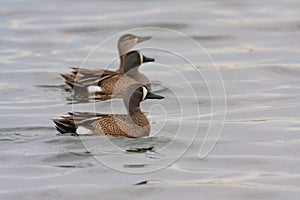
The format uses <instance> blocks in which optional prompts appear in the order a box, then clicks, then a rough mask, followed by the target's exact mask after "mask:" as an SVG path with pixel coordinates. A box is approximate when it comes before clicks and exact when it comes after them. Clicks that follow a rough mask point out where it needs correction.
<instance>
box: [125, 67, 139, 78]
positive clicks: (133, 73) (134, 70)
mask: <svg viewBox="0 0 300 200" xmlns="http://www.w3.org/2000/svg"><path fill="white" fill-rule="evenodd" d="M124 73H125V74H126V75H127V76H130V77H132V78H134V77H136V76H137V75H138V74H140V71H139V67H134V68H131V69H130V70H126V69H124Z"/></svg>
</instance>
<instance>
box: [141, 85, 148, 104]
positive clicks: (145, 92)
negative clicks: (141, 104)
mask: <svg viewBox="0 0 300 200" xmlns="http://www.w3.org/2000/svg"><path fill="white" fill-rule="evenodd" d="M147 94H148V90H147V88H146V87H144V86H143V99H142V101H144V100H145V98H146V96H147Z"/></svg>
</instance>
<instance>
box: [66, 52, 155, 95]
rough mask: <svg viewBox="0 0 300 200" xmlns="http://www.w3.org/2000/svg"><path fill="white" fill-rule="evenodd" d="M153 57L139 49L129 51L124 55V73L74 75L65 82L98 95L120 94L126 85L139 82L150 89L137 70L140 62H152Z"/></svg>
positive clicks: (77, 88) (144, 77) (147, 81)
mask: <svg viewBox="0 0 300 200" xmlns="http://www.w3.org/2000/svg"><path fill="white" fill-rule="evenodd" d="M154 61H155V60H154V59H153V58H148V57H146V56H144V55H143V54H142V53H141V52H139V51H130V52H128V53H127V54H126V55H125V57H124V74H121V73H119V72H112V71H111V72H109V73H106V74H102V75H101V76H97V75H95V74H94V75H92V76H89V77H87V76H84V77H81V76H75V75H73V76H72V77H69V79H70V81H68V82H67V83H68V84H69V85H70V86H71V87H72V88H74V90H75V91H76V90H77V91H78V90H80V91H83V90H84V89H86V90H87V91H88V92H89V93H96V94H100V95H122V94H123V93H124V91H125V89H126V88H127V86H128V85H131V84H134V83H141V84H143V85H145V86H146V87H147V89H148V90H151V84H150V81H149V79H148V78H147V77H146V76H145V75H144V74H142V73H141V72H140V71H139V67H140V65H141V64H142V63H146V62H154Z"/></svg>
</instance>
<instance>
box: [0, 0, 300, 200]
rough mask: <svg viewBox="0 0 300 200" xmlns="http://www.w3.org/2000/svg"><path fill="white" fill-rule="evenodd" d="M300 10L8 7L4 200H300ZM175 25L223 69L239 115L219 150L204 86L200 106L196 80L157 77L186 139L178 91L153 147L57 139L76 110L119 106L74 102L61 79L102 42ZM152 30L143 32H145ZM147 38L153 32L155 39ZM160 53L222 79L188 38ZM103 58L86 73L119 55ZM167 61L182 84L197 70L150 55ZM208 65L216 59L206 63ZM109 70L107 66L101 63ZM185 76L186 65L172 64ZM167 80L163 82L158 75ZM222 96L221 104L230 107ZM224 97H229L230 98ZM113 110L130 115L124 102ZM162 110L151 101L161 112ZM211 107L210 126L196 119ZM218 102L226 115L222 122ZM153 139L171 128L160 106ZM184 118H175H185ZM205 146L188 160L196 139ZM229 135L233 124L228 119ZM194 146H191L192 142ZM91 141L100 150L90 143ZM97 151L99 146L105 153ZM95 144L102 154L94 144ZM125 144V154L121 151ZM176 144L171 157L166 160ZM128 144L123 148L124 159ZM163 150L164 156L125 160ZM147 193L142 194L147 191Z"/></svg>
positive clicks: (193, 5) (1, 27)
mask: <svg viewBox="0 0 300 200" xmlns="http://www.w3.org/2000/svg"><path fill="white" fill-rule="evenodd" d="M299 8H300V3H299V1H297V0H288V1H280V0H275V1H271V0H268V1H258V0H255V1H234V0H230V1H218V0H217V1H184V2H183V1H121V0H120V1H96V0H89V1H78V0H74V1H66V0H64V1H58V0H53V1H50V0H45V1H37V0H28V1H21V0H20V1H14V0H12V1H9V0H2V1H1V2H0V18H1V23H0V44H1V49H0V63H1V64H0V65H1V66H0V67H1V68H0V69H1V72H0V94H1V96H0V144H1V146H0V161H1V162H0V198H1V199H38V198H39V199H54V198H55V199H71V198H72V199H120V198H122V199H127V198H128V199H182V198H186V199H231V200H232V199H255V200H257V199H299V198H300V189H299V183H300V171H299V169H300V168H299V165H300V160H299V158H300V157H299V156H300V145H299V144H300V137H299V131H300V125H299V124H300V121H299V117H300V112H299V106H300V103H299V102H300V96H299V94H300V91H299V85H300V81H299V76H300V68H299V67H300V64H299V63H300V57H299V53H300V20H299V19H300V12H299ZM141 27H162V28H169V29H174V30H177V31H180V32H183V33H185V34H187V35H189V36H191V37H192V38H193V39H195V40H196V41H197V42H199V43H201V44H202V45H203V46H204V47H205V48H206V49H207V51H208V53H209V54H210V55H211V57H212V58H213V59H214V61H215V62H216V64H217V66H218V67H219V70H220V73H221V75H222V77H223V80H224V84H225V89H226V94H227V117H226V120H225V124H224V129H223V132H222V135H221V138H220V139H219V142H218V144H217V145H216V147H215V148H214V149H213V151H212V152H211V153H210V154H209V156H208V157H207V158H206V159H203V160H200V159H199V158H198V153H199V149H200V146H201V144H202V142H203V138H204V133H205V132H206V131H207V129H208V122H209V119H210V117H209V116H210V114H211V113H210V109H211V104H210V99H209V96H208V93H207V91H206V87H205V85H204V83H203V80H201V79H199V80H197V79H193V80H192V81H191V84H192V85H193V87H194V88H197V89H199V92H198V93H197V95H198V97H199V99H197V101H195V99H194V98H193V97H192V96H189V94H188V93H187V91H186V87H185V85H184V84H183V83H181V82H178V81H176V82H175V81H174V80H173V79H172V78H171V77H170V76H166V74H167V72H166V71H167V70H166V71H164V73H161V72H160V71H158V70H159V69H156V68H155V65H154V64H153V66H151V65H150V66H147V67H145V68H143V69H142V70H144V71H143V72H145V73H147V75H149V77H150V78H151V80H153V79H154V80H155V81H158V82H160V83H163V84H166V85H168V86H169V87H172V91H175V92H176V93H178V94H182V98H180V99H181V101H182V102H181V103H182V105H183V107H184V110H185V115H184V116H183V118H184V119H186V120H184V121H183V124H182V126H183V127H184V131H181V132H180V133H179V137H175V135H174V134H175V131H176V130H177V128H178V126H179V125H178V123H179V119H178V118H177V117H178V116H179V115H178V112H177V111H178V105H177V104H176V102H177V101H176V99H175V98H174V97H173V96H172V94H170V93H168V92H167V91H162V92H160V93H159V94H161V95H165V96H166V97H167V98H166V99H165V100H163V101H161V102H160V103H161V104H162V105H165V106H169V107H167V108H168V110H169V111H170V112H171V117H170V118H168V124H167V125H168V126H167V128H166V129H165V130H163V131H161V132H160V133H159V134H156V135H155V136H154V137H151V138H140V139H125V138H109V139H110V140H107V138H105V137H97V138H96V139H94V137H85V138H82V140H81V139H80V138H78V137H71V136H57V135H56V131H55V129H54V127H53V123H52V122H51V119H52V118H57V117H59V116H60V115H62V114H65V113H66V112H67V111H71V110H72V109H74V108H76V110H80V109H81V110H85V109H90V108H93V106H95V107H96V108H95V109H96V110H97V111H98V112H107V111H109V109H108V107H109V105H110V104H111V102H109V101H106V102H97V103H95V104H93V103H89V104H76V106H74V108H72V105H70V104H68V103H70V101H68V100H67V99H68V98H69V97H70V93H68V92H66V91H65V90H64V88H63V87H61V85H62V84H63V80H62V78H61V77H60V76H59V74H60V73H67V72H68V71H69V69H68V67H69V66H79V65H80V64H81V62H82V61H83V59H84V58H85V57H86V55H87V54H88V53H89V52H90V50H92V49H93V47H94V46H95V45H96V44H98V43H99V42H101V41H103V40H105V39H107V38H108V37H110V36H111V35H113V34H117V33H119V32H121V31H125V30H128V29H132V28H141ZM138 33H139V32H137V34H138ZM141 34H147V32H142V33H141ZM150 35H152V36H153V38H152V40H151V41H149V42H148V43H145V44H141V45H139V47H140V48H141V47H143V45H150V46H164V47H168V49H169V50H172V49H176V48H177V47H180V48H181V49H184V50H185V52H184V56H186V57H189V58H191V59H193V58H194V59H195V60H196V61H198V63H196V64H197V67H198V68H199V70H200V71H201V72H203V73H205V72H207V74H209V72H210V71H211V70H212V68H211V65H210V64H209V63H208V62H207V58H203V59H202V57H201V59H200V57H199V56H200V55H199V54H198V53H197V51H196V50H195V49H194V47H192V46H189V45H188V44H187V43H185V40H182V39H181V38H173V37H171V36H169V35H166V34H165V33H164V32H160V31H153V32H150ZM113 45H114V46H111V48H103V49H100V52H101V55H99V54H100V53H99V54H94V56H93V57H92V59H90V60H89V62H88V63H87V64H89V66H90V67H91V68H92V67H93V68H95V69H96V68H97V66H104V65H105V64H107V62H109V61H110V60H112V59H113V58H115V56H116V47H115V44H113ZM146 53H148V54H150V55H153V57H155V58H156V59H157V62H158V63H159V62H161V63H168V62H169V64H170V67H174V68H173V69H177V70H179V72H180V73H181V74H185V75H187V76H189V75H190V76H192V75H191V74H192V73H191V71H190V70H189V69H188V68H185V67H182V66H180V64H179V65H176V64H178V63H176V62H174V60H172V59H169V58H168V57H167V56H166V55H159V53H158V52H154V51H152V50H151V49H148V50H145V54H146ZM205 59H206V60H205ZM96 65H97V66H96ZM173 65H174V66H173ZM159 75H160V76H159ZM207 79H208V81H209V84H210V85H212V86H214V85H215V84H218V82H217V81H216V80H215V79H214V78H213V77H212V78H210V77H207ZM221 99H222V98H221V97H220V99H219V100H220V101H221ZM217 100H218V98H217ZM113 102H116V106H115V107H114V112H116V113H119V112H124V108H123V106H122V104H119V103H120V102H119V103H118V100H114V101H113ZM156 103H158V102H155V101H149V102H144V103H143V110H144V111H146V112H149V111H150V108H151V106H152V105H153V104H154V105H155V104H156ZM196 106H199V108H200V111H201V112H200V113H201V116H200V117H199V115H198V113H196V112H195V107H196ZM218 106H219V104H217V105H216V107H215V109H216V113H215V114H218V113H219V114H220V113H221V112H222V110H221V107H220V108H219V107H218ZM152 111H153V112H154V113H153V114H152V115H151V116H152V129H153V134H155V131H157V130H159V128H160V126H161V124H162V123H163V122H164V121H163V118H162V117H161V115H160V111H161V109H160V107H159V106H157V107H155V106H154V107H153V109H151V113H152ZM172 111H173V113H172ZM198 122H199V127H200V128H199V130H198V132H197V135H196V138H195V140H194V142H193V143H192V145H191V147H190V148H189V149H188V151H187V152H185V154H184V155H183V156H182V157H181V158H180V159H179V160H177V161H176V162H175V163H171V164H169V165H168V166H167V167H166V168H164V169H162V170H159V171H156V172H152V173H141V174H128V173H122V172H119V171H116V170H113V169H111V168H109V167H107V166H105V165H104V164H102V163H101V162H99V159H100V160H101V161H103V160H105V161H106V162H109V163H110V165H112V166H113V167H116V168H118V169H119V170H120V169H121V170H123V171H131V172H133V171H137V172H142V171H147V170H151V169H153V168H156V167H157V166H160V165H165V164H167V163H168V162H169V161H174V160H175V158H177V157H178V155H179V154H180V153H181V152H182V153H183V152H184V150H185V148H187V147H188V145H189V144H190V141H191V137H192V134H191V132H192V128H191V127H193V126H194V125H195V124H197V123H198ZM216 123H217V124H221V123H222V122H221V121H220V122H219V121H217V122H216ZM185 136H186V137H185ZM82 141H83V142H84V144H89V145H90V146H89V147H90V148H89V149H88V150H87V149H86V148H85V147H84V146H83V144H82ZM95 141H96V142H95ZM93 142H94V143H93ZM110 142H112V143H110ZM170 143H172V144H173V146H171V147H170V148H168V151H166V152H161V151H160V149H161V148H163V147H165V146H166V145H168V144H170ZM111 144H115V145H116V146H118V147H120V149H115V148H112V145H111ZM149 146H154V151H148V152H141V153H134V152H126V151H125V149H128V148H131V147H141V148H144V147H145V148H146V147H149ZM138 183H140V184H138Z"/></svg>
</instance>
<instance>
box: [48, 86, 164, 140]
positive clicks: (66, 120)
mask: <svg viewBox="0 0 300 200" xmlns="http://www.w3.org/2000/svg"><path fill="white" fill-rule="evenodd" d="M163 98H164V97H163V96H160V95H156V94H153V93H151V92H150V91H149V90H148V89H147V87H145V86H144V85H142V84H132V85H130V86H128V87H127V89H126V90H125V93H124V95H123V102H124V105H125V107H126V110H127V114H99V113H89V112H74V113H69V115H68V116H65V117H62V119H54V120H53V121H54V123H55V125H56V129H57V131H58V132H60V133H61V134H64V133H74V134H76V135H90V134H96V135H111V136H124V137H144V136H148V135H149V133H150V124H149V121H148V118H147V117H146V116H145V114H144V113H143V112H142V111H141V109H140V103H141V102H142V101H144V100H145V99H163Z"/></svg>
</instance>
